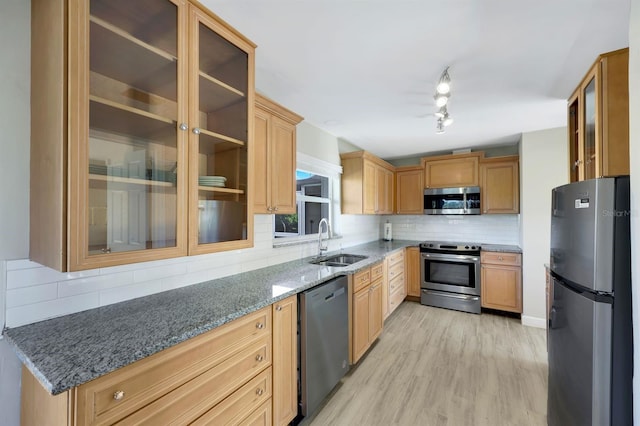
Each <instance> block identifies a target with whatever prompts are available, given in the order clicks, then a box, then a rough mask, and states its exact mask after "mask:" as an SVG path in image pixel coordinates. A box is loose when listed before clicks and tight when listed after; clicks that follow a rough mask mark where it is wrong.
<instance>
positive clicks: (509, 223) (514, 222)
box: [381, 214, 520, 245]
mask: <svg viewBox="0 0 640 426" xmlns="http://www.w3.org/2000/svg"><path fill="white" fill-rule="evenodd" d="M387 220H389V222H390V223H391V224H392V229H393V238H394V239H397V240H418V241H427V240H431V241H462V242H472V243H491V244H510V245H520V230H519V226H520V215H515V214H503V215H493V214H491V215H468V216H437V215H420V216H409V215H407V216H405V215H397V216H386V217H384V218H382V220H381V224H382V223H384V222H386V221H387ZM381 226H382V225H381Z"/></svg>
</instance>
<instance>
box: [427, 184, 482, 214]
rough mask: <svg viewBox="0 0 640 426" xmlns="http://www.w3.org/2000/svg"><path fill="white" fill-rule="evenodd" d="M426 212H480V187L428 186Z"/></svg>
mask: <svg viewBox="0 0 640 426" xmlns="http://www.w3.org/2000/svg"><path fill="white" fill-rule="evenodd" d="M424 214H480V187H479V186H465V187H460V188H427V189H425V190H424Z"/></svg>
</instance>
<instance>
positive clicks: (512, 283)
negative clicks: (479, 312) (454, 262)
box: [480, 251, 522, 313]
mask: <svg viewBox="0 0 640 426" xmlns="http://www.w3.org/2000/svg"><path fill="white" fill-rule="evenodd" d="M480 262H481V274H482V275H481V280H482V281H481V283H482V284H481V289H482V290H481V304H482V307H483V308H490V309H497V310H501V311H509V312H516V313H522V270H521V265H522V255H521V254H519V253H498V252H486V251H483V252H481V253H480Z"/></svg>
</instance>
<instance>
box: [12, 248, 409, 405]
mask: <svg viewBox="0 0 640 426" xmlns="http://www.w3.org/2000/svg"><path fill="white" fill-rule="evenodd" d="M418 244H419V242H417V241H390V242H387V241H375V242H372V243H367V244H362V245H359V246H354V247H349V248H346V249H344V250H343V251H344V252H345V253H353V254H360V255H365V256H368V258H367V259H365V260H363V261H360V262H358V263H355V264H353V265H351V266H348V267H343V268H334V267H329V266H319V265H312V264H310V263H309V260H311V258H305V259H300V260H296V261H292V262H287V263H282V264H279V265H274V266H271V267H268V268H263V269H257V270H254V271H250V272H245V273H241V274H237V275H232V276H229V277H225V278H220V279H216V280H212V281H207V282H203V283H200V284H195V285H192V286H188V287H183V288H178V289H175V290H169V291H165V292H162V293H157V294H153V295H150V296H146V297H141V298H138V299H133V300H128V301H125V302H121V303H116V304H113V305H108V306H103V307H100V308H96V309H91V310H88V311H84V312H78V313H75V314H71V315H66V316H63V317H59V318H53V319H50V320H46V321H41V322H38V323H34V324H29V325H25V326H21V327H16V328H11V329H6V330H5V336H6V338H7V341H8V342H9V343H10V344H11V345H12V346H13V347H14V350H15V352H16V354H17V355H18V357H19V358H20V360H22V362H23V363H24V364H25V365H26V366H27V368H29V370H30V371H31V372H32V373H33V374H34V375H35V376H36V377H37V378H38V379H39V380H40V382H41V383H42V384H43V386H44V387H45V388H46V389H47V390H48V391H49V392H51V393H52V394H53V395H56V394H59V393H61V392H64V391H66V390H68V389H71V388H72V387H75V386H79V385H81V384H83V383H86V382H88V381H90V380H93V379H95V378H98V377H100V376H102V375H104V374H107V373H110V372H112V371H114V370H116V369H118V368H121V367H124V366H126V365H128V364H131V363H133V362H135V361H138V360H140V359H142V358H145V357H147V356H150V355H153V354H155V353H157V352H159V351H161V350H163V349H166V348H169V347H171V346H173V345H176V344H178V343H181V342H183V341H185V340H187V339H190V338H192V337H195V336H197V335H199V334H202V333H204V332H207V331H209V330H212V329H214V328H216V327H219V326H221V325H223V324H226V323H228V322H230V321H233V320H234V319H236V318H239V317H241V316H243V315H246V314H248V313H251V312H254V311H256V310H258V309H261V308H263V307H265V306H269V305H271V304H273V303H275V302H277V301H278V300H281V299H284V298H286V297H288V296H291V295H293V294H297V293H300V292H302V291H304V290H306V289H309V288H311V287H314V286H316V285H318V284H321V283H322V282H324V281H327V280H329V279H331V278H333V277H336V276H339V275H349V274H353V273H355V272H357V271H359V270H361V269H364V268H366V267H368V266H370V265H372V264H374V263H376V262H379V261H381V260H382V259H383V258H384V257H385V256H386V255H387V254H389V253H391V252H393V251H395V250H399V249H402V248H404V247H408V246H415V245H418ZM337 253H338V252H335V254H337ZM329 254H334V253H329Z"/></svg>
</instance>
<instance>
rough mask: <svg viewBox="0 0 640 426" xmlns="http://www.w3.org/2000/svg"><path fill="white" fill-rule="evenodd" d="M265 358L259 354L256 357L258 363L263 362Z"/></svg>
mask: <svg viewBox="0 0 640 426" xmlns="http://www.w3.org/2000/svg"><path fill="white" fill-rule="evenodd" d="M263 359H264V358H263V357H262V355H260V354H258V355H256V361H258V362H261V361H262V360H263Z"/></svg>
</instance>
